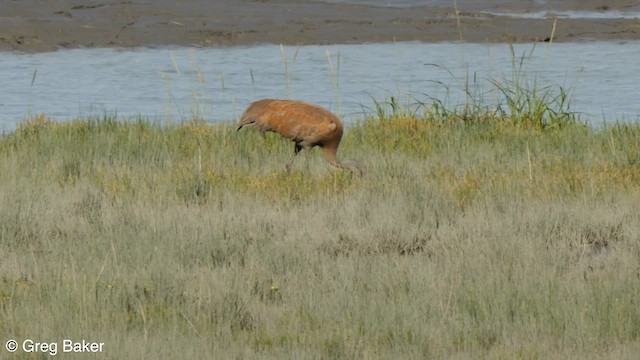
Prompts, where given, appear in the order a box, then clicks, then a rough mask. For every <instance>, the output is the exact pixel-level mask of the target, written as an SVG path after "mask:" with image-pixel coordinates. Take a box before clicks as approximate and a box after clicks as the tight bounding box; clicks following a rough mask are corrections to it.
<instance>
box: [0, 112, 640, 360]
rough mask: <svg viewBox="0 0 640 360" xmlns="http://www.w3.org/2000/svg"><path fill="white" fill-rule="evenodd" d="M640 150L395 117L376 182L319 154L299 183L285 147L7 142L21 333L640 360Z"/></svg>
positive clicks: (188, 354) (129, 352) (568, 130)
mask: <svg viewBox="0 0 640 360" xmlns="http://www.w3.org/2000/svg"><path fill="white" fill-rule="evenodd" d="M638 144H640V127H639V126H637V125H618V126H611V127H605V128H600V129H594V128H590V127H586V126H583V125H579V124H575V123H571V124H568V125H566V126H562V127H545V126H528V125H527V124H523V123H522V122H517V121H510V120H500V119H495V120H494V121H457V120H455V119H453V120H452V119H448V120H443V119H433V118H429V117H425V118H422V119H415V118H413V117H404V118H403V117H398V116H395V117H388V118H385V119H370V120H367V121H364V122H363V123H362V124H360V125H356V126H353V127H351V128H349V129H348V130H347V133H346V137H345V139H344V141H343V148H342V149H341V151H342V152H343V155H345V157H347V158H356V159H359V160H360V161H361V162H362V163H364V165H365V166H366V174H365V176H364V177H362V178H357V177H352V176H351V175H350V174H349V173H345V172H343V171H339V170H335V169H333V168H331V167H330V166H329V165H327V164H326V163H324V161H323V160H322V159H321V155H320V154H319V153H315V152H314V156H313V157H312V159H311V161H310V164H309V167H308V169H307V168H306V165H305V164H304V161H300V162H299V163H297V164H296V166H295V170H294V172H293V173H292V174H291V175H290V176H289V175H287V174H286V172H285V171H284V164H285V163H286V161H287V159H288V158H289V156H290V152H291V151H292V146H291V144H289V143H287V142H286V141H284V140H281V139H279V138H278V137H277V136H269V137H268V138H267V140H266V141H263V140H262V139H261V138H260V137H259V136H258V135H257V134H256V133H255V132H253V131H247V132H240V133H236V132H235V131H234V129H233V126H228V125H216V126H209V125H206V124H204V123H202V122H199V121H197V120H194V121H192V122H189V123H185V124H182V125H178V126H170V127H168V126H159V125H154V124H150V123H147V122H145V121H143V120H141V121H138V122H133V123H126V122H120V121H117V120H114V119H109V118H105V119H83V120H75V121H70V122H67V123H55V122H50V121H47V120H46V118H45V117H44V116H41V117H36V118H34V119H32V120H30V121H29V122H25V123H23V124H22V125H21V126H20V127H19V128H18V129H17V130H16V131H15V132H12V133H9V134H5V135H4V136H3V137H2V138H1V139H0V159H1V161H0V183H2V187H0V252H1V253H2V261H1V262H0V274H2V279H1V280H0V296H1V299H0V302H1V305H2V306H1V307H0V333H2V334H3V341H6V339H9V338H15V339H17V340H18V341H22V340H24V339H26V338H31V339H34V340H36V341H48V342H52V341H57V342H61V341H62V339H65V338H69V339H76V340H80V339H86V340H90V341H98V342H104V343H105V352H104V353H103V354H102V355H100V356H101V357H103V358H113V359H121V358H149V359H156V358H194V359H195V358H207V359H208V358H214V357H215V358H230V357H242V358H254V357H260V358H278V359H280V358H509V359H511V358H525V359H533V358H540V359H547V358H558V359H560V358H562V359H566V358H580V359H588V358H593V359H595V358H598V359H600V358H610V359H624V358H628V359H631V358H635V357H636V356H637V354H638V352H639V351H640V307H639V306H638V300H637V294H639V293H640V275H639V274H640V266H639V265H638V264H640V230H639V229H640V215H639V214H640V205H639V204H640V167H638V161H639V160H640V150H639V148H638ZM3 351H4V350H3ZM23 355H24V354H23Z"/></svg>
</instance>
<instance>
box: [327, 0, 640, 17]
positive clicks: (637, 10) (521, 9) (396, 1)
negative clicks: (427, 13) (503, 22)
mask: <svg viewBox="0 0 640 360" xmlns="http://www.w3.org/2000/svg"><path fill="white" fill-rule="evenodd" d="M323 2H326V3H348V4H359V5H369V6H377V7H395V8H411V7H416V6H433V7H441V8H451V9H453V8H454V5H457V7H458V9H459V10H460V11H461V12H462V14H461V16H462V17H465V16H466V13H467V12H469V11H471V12H480V13H483V14H488V15H498V16H508V17H516V18H528V19H544V18H554V17H557V18H569V19H636V18H640V6H638V5H631V4H627V3H625V4H624V6H623V7H622V8H623V9H625V10H620V9H616V8H608V7H604V6H603V5H605V2H604V1H603V5H600V6H599V7H595V5H594V7H595V8H594V9H592V10H587V9H585V8H584V7H586V6H587V4H584V3H581V0H555V1H550V0H533V1H513V0H484V1H478V0H455V1H454V0H323ZM612 6H615V5H612ZM618 6H619V4H618Z"/></svg>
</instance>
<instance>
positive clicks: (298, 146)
mask: <svg viewBox="0 0 640 360" xmlns="http://www.w3.org/2000/svg"><path fill="white" fill-rule="evenodd" d="M300 150H302V146H300V145H299V144H298V143H296V144H295V147H294V148H293V156H292V157H291V160H289V163H288V164H287V167H286V169H287V172H288V173H289V174H291V165H293V160H295V159H296V155H298V153H299V152H300Z"/></svg>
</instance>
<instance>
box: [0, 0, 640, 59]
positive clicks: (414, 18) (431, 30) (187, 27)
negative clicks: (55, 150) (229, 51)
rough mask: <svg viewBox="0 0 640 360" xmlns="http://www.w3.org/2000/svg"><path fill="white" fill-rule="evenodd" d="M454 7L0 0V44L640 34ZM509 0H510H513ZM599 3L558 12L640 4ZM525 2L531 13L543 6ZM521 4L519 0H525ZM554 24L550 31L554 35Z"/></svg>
mask: <svg viewBox="0 0 640 360" xmlns="http://www.w3.org/2000/svg"><path fill="white" fill-rule="evenodd" d="M459 2H460V3H461V4H460V6H459V8H458V10H459V12H458V13H457V16H456V11H455V9H454V8H453V7H437V6H420V7H413V8H391V7H377V6H370V5H353V4H335V3H321V2H303V3H300V2H292V1H269V0H253V1H251V0H243V1H232V0H221V1H216V2H215V3H210V2H207V1H206V0H187V1H184V2H179V3H176V2H171V1H168V0H161V1H158V2H154V3H153V5H149V4H143V3H136V2H132V1H92V2H90V4H89V5H75V3H73V2H69V1H56V2H54V4H52V5H51V6H46V7H45V6H42V4H40V3H39V2H38V1H36V0H23V1H20V2H2V3H0V14H6V15H5V16H0V51H18V52H25V53H37V52H47V51H55V50H58V49H72V48H104V47H107V48H108V47H114V48H131V47H155V46H172V45H175V46H198V47H216V46H235V45H254V44H264V43H273V44H284V45H312V44H357V43H370V42H392V41H422V42H444V41H460V40H462V41H465V42H488V43H496V42H516V43H522V42H538V41H549V40H551V41H554V42H573V41H589V40H613V41H616V40H617V41H628V40H640V20H638V19H637V18H577V19H576V18H557V19H554V18H521V17H512V16H502V15H491V14H490V13H489V12H501V11H512V10H510V9H509V8H508V5H506V4H505V1H504V0H489V1H486V2H483V3H482V4H483V8H481V7H479V5H477V4H475V3H471V4H464V1H459ZM507 3H508V2H507ZM613 3H614V4H608V5H607V6H606V9H605V10H603V8H602V6H599V5H597V4H598V3H597V2H594V1H590V0H587V1H577V2H576V3H575V4H574V5H575V6H573V7H571V6H566V5H564V6H560V7H557V8H554V11H574V10H575V11H597V12H602V13H603V14H606V11H626V12H634V13H635V12H636V11H640V5H628V4H627V3H628V2H626V1H623V0H619V1H617V3H618V4H616V1H614V2H613ZM535 4H537V3H535V2H534V3H533V5H532V4H529V5H526V8H525V9H524V10H526V11H527V13H528V12H531V13H534V12H536V11H540V7H541V6H540V5H535ZM519 6H520V5H519ZM554 21H556V23H555V31H554V32H553V39H551V34H552V31H553V28H554Z"/></svg>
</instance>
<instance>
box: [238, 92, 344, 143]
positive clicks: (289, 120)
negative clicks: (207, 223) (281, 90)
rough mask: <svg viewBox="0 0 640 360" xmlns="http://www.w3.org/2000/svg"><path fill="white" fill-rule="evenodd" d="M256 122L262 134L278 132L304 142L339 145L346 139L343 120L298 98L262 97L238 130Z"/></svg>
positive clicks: (241, 121) (250, 106) (243, 119)
mask: <svg viewBox="0 0 640 360" xmlns="http://www.w3.org/2000/svg"><path fill="white" fill-rule="evenodd" d="M248 124H254V125H255V126H256V127H257V128H258V129H259V130H260V131H261V132H262V133H264V132H266V131H273V132H277V133H278V134H280V135H282V136H284V137H286V138H288V139H291V140H292V141H295V142H296V143H299V144H301V145H302V146H305V147H306V146H314V145H324V144H331V143H335V145H336V146H337V144H338V143H339V142H340V139H341V138H342V132H343V127H342V123H341V121H340V119H339V118H338V117H337V116H335V115H334V114H333V113H331V112H330V111H329V110H326V109H324V108H322V107H320V106H317V105H314V104H310V103H307V102H303V101H295V100H274V99H264V100H259V101H256V102H254V103H252V104H251V105H249V107H248V108H247V110H246V111H245V112H244V114H243V115H242V117H241V119H240V124H239V126H238V129H240V128H242V127H243V126H245V125H248Z"/></svg>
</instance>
